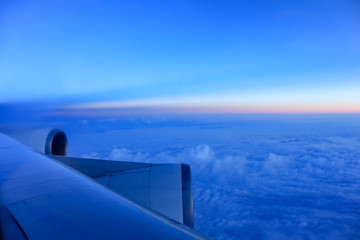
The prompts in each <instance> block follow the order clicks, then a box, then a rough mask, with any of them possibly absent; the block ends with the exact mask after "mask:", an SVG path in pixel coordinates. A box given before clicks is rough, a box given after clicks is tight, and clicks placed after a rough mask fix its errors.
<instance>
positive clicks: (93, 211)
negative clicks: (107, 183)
mask: <svg viewBox="0 0 360 240" xmlns="http://www.w3.org/2000/svg"><path fill="white" fill-rule="evenodd" d="M0 205H1V209H0V216H1V218H0V225H1V228H0V231H1V232H0V233H1V239H4V240H6V239H46V240H48V239H207V238H208V237H207V236H205V235H202V234H201V233H198V232H196V231H194V230H193V229H191V228H189V227H186V226H184V225H182V224H180V223H178V222H176V221H173V220H171V219H169V218H166V217H164V216H162V215H161V214H157V213H155V212H153V211H151V210H149V209H147V208H144V207H141V206H139V205H137V204H135V203H134V202H132V201H129V200H127V199H126V198H124V197H122V196H120V195H118V194H116V193H115V192H113V191H111V190H110V189H108V188H106V187H104V186H102V185H100V184H99V183H98V182H96V181H95V180H93V179H92V178H90V177H88V176H86V175H84V174H82V173H79V172H78V171H76V170H74V169H73V168H71V167H69V166H67V165H65V164H63V163H61V162H59V161H57V160H54V159H53V158H50V157H48V156H46V155H43V154H41V153H38V152H36V151H34V150H32V149H31V148H29V147H27V146H25V145H23V144H21V143H19V142H17V141H15V140H14V139H12V138H11V137H9V136H7V135H5V134H2V133H0Z"/></svg>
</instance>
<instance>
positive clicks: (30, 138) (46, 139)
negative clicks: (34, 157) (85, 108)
mask: <svg viewBox="0 0 360 240" xmlns="http://www.w3.org/2000/svg"><path fill="white" fill-rule="evenodd" d="M6 134H7V135H9V136H11V137H12V138H14V139H16V140H18V141H19V142H21V143H23V144H25V145H27V146H29V147H31V148H33V149H35V150H37V151H39V152H41V153H44V154H46V155H57V156H66V154H67V150H68V141H67V137H66V134H65V133H64V132H63V131H61V130H59V129H52V128H46V129H35V130H34V129H32V130H21V131H19V130H10V131H8V132H6Z"/></svg>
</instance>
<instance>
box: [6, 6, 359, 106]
mask: <svg viewBox="0 0 360 240" xmlns="http://www.w3.org/2000/svg"><path fill="white" fill-rule="evenodd" d="M0 35H1V38H0V53H1V54H0V86H1V88H0V101H1V102H13V101H30V100H41V101H43V100H54V99H55V100H61V101H64V100H66V101H70V102H76V103H78V102H99V101H100V102H104V101H105V102H107V101H111V102H114V101H115V102H119V101H120V102H123V101H126V102H128V101H135V102H136V101H139V100H141V101H145V102H146V101H148V100H151V101H154V99H156V101H158V102H164V103H165V102H168V101H169V99H170V102H171V101H173V102H174V101H175V102H176V101H178V102H177V104H178V105H179V104H181V103H182V102H184V99H186V101H187V102H190V103H194V104H196V103H198V104H200V105H201V104H202V105H206V104H211V103H212V102H217V101H218V100H219V99H223V98H227V100H226V103H227V104H228V105H236V106H237V105H239V104H240V105H241V106H248V107H249V106H250V108H251V106H253V105H254V104H255V105H256V106H257V107H259V106H263V105H264V104H265V103H269V102H270V103H272V104H273V105H274V106H277V105H279V104H280V103H281V104H284V103H289V104H295V105H296V104H297V105H299V104H300V105H301V104H302V105H303V106H302V109H303V108H305V109H306V106H310V105H313V104H318V105H319V106H320V107H318V109H321V106H326V105H327V107H328V108H329V106H333V105H334V103H339V102H341V104H342V105H341V104H340V105H341V107H339V108H341V109H343V108H344V107H346V106H350V105H351V106H352V107H349V108H350V109H351V111H350V112H354V111H355V112H356V111H360V97H358V96H357V95H358V94H357V92H359V91H360V44H358V43H359V42H360V3H359V2H358V1H346V0H345V1H344V0H342V1H340V0H339V1H336V0H330V1H271V2H269V1H156V2H149V1H57V0H54V1H44V0H38V1H21V2H18V1H8V0H5V1H1V3H0ZM229 95H230V96H232V97H231V98H230V99H229V97H228V96H229ZM264 96H265V97H264ZM293 96H295V97H293ZM174 99H175V100H174ZM177 99H181V100H177ZM209 99H211V100H210V101H209ZM309 99H310V100H309ZM209 102H210V103H209ZM111 106H113V105H111ZM299 109H300V108H299Z"/></svg>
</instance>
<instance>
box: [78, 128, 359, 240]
mask: <svg viewBox="0 0 360 240" xmlns="http://www.w3.org/2000/svg"><path fill="white" fill-rule="evenodd" d="M217 124H219V123H217ZM265 125H266V124H265ZM266 126H268V125H266ZM277 126H281V124H280V125H277ZM309 126H312V127H310V128H309V129H311V131H299V130H298V129H296V128H294V125H291V124H288V125H284V126H282V127H278V129H273V130H271V131H270V132H266V131H262V133H261V134H258V133H257V131H255V130H253V131H248V132H242V133H241V134H240V133H236V131H235V133H234V128H233V127H231V126H228V127H225V128H222V129H221V131H219V130H214V128H207V129H205V130H204V129H203V130H201V127H204V126H197V127H191V126H188V127H189V128H191V129H192V131H191V132H189V133H187V134H182V135H180V134H179V135H177V136H178V137H177V138H176V139H177V140H176V141H175V140H174V139H173V140H172V141H169V139H168V138H166V137H164V138H161V140H156V139H155V138H154V142H155V143H156V144H160V147H158V149H155V150H154V151H151V149H153V148H155V147H156V146H155V145H156V144H155V143H154V146H153V145H151V143H149V144H150V145H151V146H150V147H144V145H142V142H146V141H148V139H149V138H150V137H151V136H155V135H157V136H160V137H161V136H165V134H166V133H168V134H170V133H171V132H172V131H173V130H174V129H176V128H181V129H184V128H186V126H185V127H184V126H181V127H179V126H171V127H168V128H158V127H156V128H154V129H153V130H154V131H152V130H149V129H148V130H144V129H143V131H139V133H140V132H141V135H140V134H136V133H137V132H136V131H133V133H134V134H135V135H133V138H134V139H138V144H135V143H133V142H132V140H131V139H127V141H130V142H131V144H128V145H127V147H124V146H126V144H125V142H126V141H125V140H124V139H125V138H126V137H127V135H126V134H123V138H122V137H120V139H119V138H118V139H117V140H116V141H115V142H112V143H116V144H115V145H114V146H112V147H111V148H110V147H108V148H107V149H106V150H101V151H88V153H87V154H80V153H79V156H80V155H82V157H92V158H94V157H95V158H108V159H116V160H121V161H137V162H175V163H178V162H184V163H188V164H190V166H191V169H192V176H193V190H194V208H195V224H196V229H197V230H199V231H201V232H204V233H206V234H209V235H211V236H213V237H215V238H217V239H359V238H360V231H359V229H360V210H359V209H360V194H359V192H360V191H359V190H360V174H359V173H360V135H358V132H357V131H354V130H351V129H350V128H349V127H347V126H349V124H347V125H346V124H345V125H344V124H343V125H341V124H340V125H339V126H338V128H336V129H334V128H317V127H316V124H315V125H314V124H313V125H311V124H310V125H309ZM326 126H328V125H326ZM279 128H283V129H284V130H283V131H282V132H279V131H278V130H279ZM249 129H250V130H251V127H249ZM254 129H255V128H254ZM289 129H292V130H291V131H289ZM155 132H156V134H155ZM208 132H210V133H211V134H209V135H206V136H205V135H204V134H205V133H208ZM220 133H222V134H223V135H221V134H220ZM249 133H250V134H249ZM251 133H253V134H251ZM99 134H100V133H96V134H95V135H93V137H94V136H96V135H99ZM101 134H103V133H101ZM101 134H100V135H99V137H100V136H101ZM189 134H190V137H189ZM199 134H203V136H204V137H203V138H201V140H200V138H199V137H198V135H199ZM231 135H233V137H232V138H231V139H227V138H228V137H225V136H231ZM106 136H108V139H114V138H115V136H118V137H119V136H120V135H119V132H117V131H110V132H106ZM111 136H114V138H113V137H111ZM209 136H211V137H209ZM192 137H193V138H196V141H194V140H191V138H192ZM141 139H143V140H141ZM112 141H113V140H112ZM222 141H225V142H222ZM196 142H197V143H199V144H195V143H196ZM122 143H124V144H122ZM121 145H123V146H121ZM129 146H130V147H129ZM131 146H132V147H131ZM175 146H176V147H175ZM99 149H100V148H99ZM142 149H143V150H142ZM88 150H90V149H88ZM159 150H161V151H159Z"/></svg>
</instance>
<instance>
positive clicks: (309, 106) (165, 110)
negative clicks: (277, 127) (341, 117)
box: [53, 101, 360, 116]
mask: <svg viewBox="0 0 360 240" xmlns="http://www.w3.org/2000/svg"><path fill="white" fill-rule="evenodd" d="M247 113H248V114H356V113H360V103H345V102H344V103H338V102H337V103H286V104H285V103H194V104H191V103H174V102H173V103H171V102H169V103H159V102H156V103H154V102H145V101H144V102H108V103H106V102H104V103H91V104H77V105H68V106H62V107H60V108H59V109H58V110H56V111H55V112H53V114H54V115H81V116H92V115H98V116H111V115H132V114H135V115H141V114H144V115H147V114H247Z"/></svg>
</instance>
